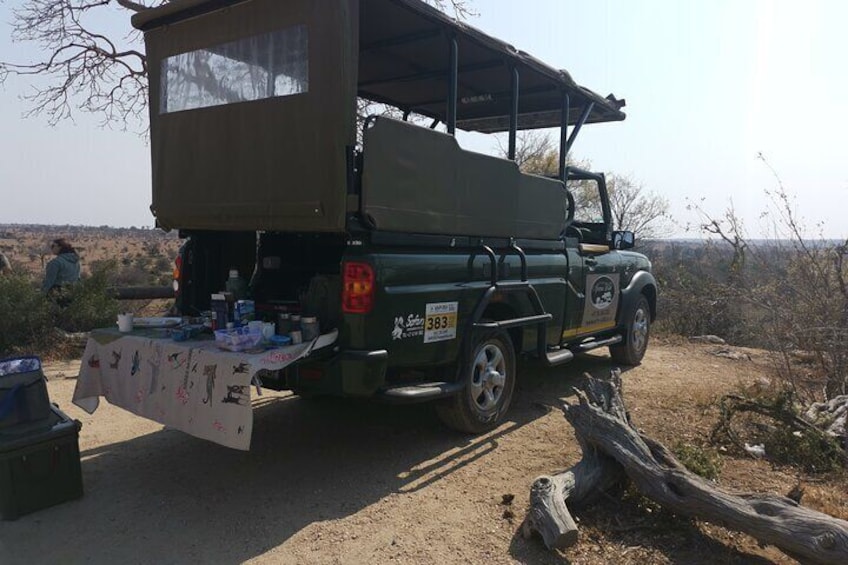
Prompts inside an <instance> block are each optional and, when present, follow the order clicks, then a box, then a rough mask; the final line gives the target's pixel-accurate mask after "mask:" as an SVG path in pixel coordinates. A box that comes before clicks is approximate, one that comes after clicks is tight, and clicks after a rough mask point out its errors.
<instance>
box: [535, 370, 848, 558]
mask: <svg viewBox="0 0 848 565" xmlns="http://www.w3.org/2000/svg"><path fill="white" fill-rule="evenodd" d="M587 378H588V386H587V387H586V390H585V391H577V396H578V399H579V402H578V403H577V404H567V403H566V405H565V406H564V407H563V411H564V413H565V418H566V419H567V420H568V422H569V423H570V424H571V425H572V426H573V427H574V431H575V432H576V434H577V438H578V441H579V443H580V446H581V449H582V451H583V459H582V460H581V461H580V462H579V463H578V464H577V465H575V466H574V467H572V468H571V469H570V470H568V471H566V472H565V473H562V474H560V475H555V476H553V477H540V478H539V479H537V480H536V481H535V482H534V485H533V487H532V489H531V500H530V510H529V512H528V515H527V518H526V519H525V522H524V525H523V531H524V533H525V534H529V533H530V532H538V533H539V534H540V535H541V536H542V538H543V540H544V541H545V543H546V545H547V546H548V547H549V548H553V547H557V548H562V547H567V546H568V545H570V544H573V543H575V542H576V540H577V532H576V526H575V525H574V520H573V518H572V517H571V515H570V512H569V509H568V507H567V506H566V501H569V502H571V503H572V505H573V504H574V503H578V504H579V503H584V502H585V501H586V500H588V499H590V498H591V496H595V495H597V494H599V493H600V492H601V491H603V490H604V489H607V488H609V487H610V486H611V485H615V484H618V483H619V482H620V480H619V479H620V477H621V476H622V473H623V474H625V475H626V477H627V478H628V479H629V480H630V481H632V482H633V484H634V485H635V486H636V488H637V489H639V491H640V492H641V493H642V494H643V495H644V496H646V497H647V498H650V499H651V500H653V501H655V502H657V503H658V504H660V505H662V506H664V507H665V508H667V509H669V510H671V511H672V512H674V513H676V514H679V515H681V516H689V517H692V518H697V519H701V520H706V521H708V522H712V523H715V524H720V525H723V526H725V527H727V528H730V529H733V530H737V531H741V532H745V533H747V534H750V535H751V536H753V537H754V538H756V539H757V540H758V541H759V542H760V543H762V544H771V545H774V546H776V547H777V548H779V549H780V550H781V551H783V552H784V553H786V554H787V555H789V556H791V557H793V558H795V559H798V560H800V561H802V562H804V563H834V564H837V563H838V564H843V563H848V522H846V521H844V520H839V519H837V518H834V517H832V516H828V515H827V514H823V513H821V512H816V511H814V510H810V509H808V508H804V507H802V506H799V505H798V504H797V503H796V502H795V501H794V500H792V499H789V498H786V497H783V496H774V495H769V494H755V493H737V494H733V493H730V492H728V491H725V490H724V489H721V488H719V487H718V486H716V485H714V484H713V483H710V482H708V481H706V480H705V479H702V478H701V477H699V476H698V475H695V474H694V473H692V472H690V471H688V470H687V469H686V468H685V467H684V466H683V465H681V464H680V463H679V462H678V461H677V460H676V459H675V458H674V456H673V455H672V454H671V452H670V451H668V450H667V449H666V448H665V447H664V446H663V445H661V444H660V443H658V442H656V441H654V440H652V439H650V438H648V437H647V436H645V435H643V434H641V433H640V432H639V431H638V430H637V429H636V428H635V427H634V426H633V425H632V424H631V423H630V420H629V417H628V414H627V410H626V408H625V406H624V401H623V398H622V393H621V377H620V373H619V372H618V371H613V374H612V376H611V378H610V380H608V381H602V380H598V379H594V378H592V377H588V375H587ZM572 497H573V498H572Z"/></svg>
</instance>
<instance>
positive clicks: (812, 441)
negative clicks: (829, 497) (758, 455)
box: [763, 426, 846, 473]
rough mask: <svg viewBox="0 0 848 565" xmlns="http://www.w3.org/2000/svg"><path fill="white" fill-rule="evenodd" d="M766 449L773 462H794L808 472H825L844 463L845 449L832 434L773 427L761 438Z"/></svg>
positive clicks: (836, 469)
mask: <svg viewBox="0 0 848 565" xmlns="http://www.w3.org/2000/svg"><path fill="white" fill-rule="evenodd" d="M763 443H764V445H765V448H766V453H767V454H768V456H769V458H770V459H772V460H773V461H775V462H777V463H783V464H786V465H795V466H798V467H801V468H803V469H804V470H805V471H806V472H808V473H829V472H831V471H838V470H839V469H842V468H843V466H844V465H845V457H846V456H845V452H844V451H842V449H840V447H839V443H837V441H836V440H835V439H833V438H829V437H827V436H824V435H820V434H817V433H814V432H810V431H795V430H792V428H790V427H786V426H779V427H777V428H774V429H773V430H772V431H771V432H770V433H769V434H768V436H767V437H766V438H765V440H764V442H763Z"/></svg>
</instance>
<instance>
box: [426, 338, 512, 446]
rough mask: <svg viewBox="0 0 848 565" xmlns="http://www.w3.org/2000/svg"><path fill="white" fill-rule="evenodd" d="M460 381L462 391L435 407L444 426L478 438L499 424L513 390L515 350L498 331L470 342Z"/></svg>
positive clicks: (461, 369) (510, 342) (508, 339)
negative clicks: (469, 352) (470, 345)
mask: <svg viewBox="0 0 848 565" xmlns="http://www.w3.org/2000/svg"><path fill="white" fill-rule="evenodd" d="M460 378H463V379H464V380H465V388H464V389H463V390H462V392H460V393H459V394H457V395H455V396H452V397H450V398H446V399H445V400H443V401H441V402H439V403H438V404H437V405H436V412H437V414H438V415H439V418H440V419H441V420H442V422H444V423H445V424H446V425H447V426H449V427H451V428H453V429H455V430H459V431H461V432H468V433H474V434H479V433H483V432H487V431H489V430H492V429H494V428H495V427H497V426H498V424H500V423H501V421H502V420H503V417H504V415H505V414H506V412H507V410H508V409H509V405H510V402H512V393H513V390H514V389H515V350H514V348H513V346H512V341H511V340H510V338H509V335H508V334H507V333H506V332H505V331H502V330H498V331H494V332H489V333H485V334H482V335H481V336H480V337H479V338H477V339H476V340H475V342H474V345H473V347H472V348H471V354H470V356H469V358H467V359H465V360H464V361H462V365H461V366H460Z"/></svg>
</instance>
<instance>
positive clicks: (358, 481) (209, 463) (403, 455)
mask: <svg viewBox="0 0 848 565" xmlns="http://www.w3.org/2000/svg"><path fill="white" fill-rule="evenodd" d="M2 231H3V235H4V238H3V246H4V252H5V253H6V254H7V255H8V256H10V258H11V259H12V262H13V266H14V268H15V270H16V273H17V274H18V276H22V277H23V278H25V279H26V280H28V281H29V284H31V285H32V286H33V287H34V286H35V285H36V284H37V282H38V278H39V276H40V272H39V271H40V266H41V260H40V253H41V251H40V249H42V247H41V246H42V245H43V242H44V241H47V240H49V239H50V238H53V237H60V236H61V237H67V238H68V239H70V240H72V241H73V242H74V244H77V243H78V244H79V249H80V254H81V257H82V262H83V264H84V265H85V268H84V272H85V273H86V276H85V278H86V279H90V278H92V277H96V276H97V274H96V273H97V269H98V265H99V263H98V262H100V261H106V262H108V261H110V260H111V261H114V258H115V257H121V258H127V259H129V261H127V262H126V263H124V264H123V268H124V269H132V271H133V272H135V273H137V274H136V275H135V277H136V278H130V277H128V278H126V279H124V278H122V277H121V276H115V278H114V279H111V280H109V281H107V283H106V285H105V286H106V287H111V285H114V284H126V282H135V283H136V284H161V283H164V282H166V279H167V277H168V276H170V275H169V271H166V270H165V268H164V267H165V262H166V261H168V263H170V261H172V257H173V255H174V254H175V253H176V250H177V248H178V245H179V240H178V239H176V238H174V237H172V236H171V235H170V234H163V233H161V232H157V231H154V230H122V229H109V228H81V227H76V228H69V227H55V226H38V227H36V226H13V225H7V226H3V227H2ZM153 249H156V250H158V251H157V253H156V254H155V256H153V255H154V254H153V252H152V251H151V250H153ZM647 252H648V253H651V249H650V248H647ZM713 252H716V253H718V255H717V256H716V255H712V253H713ZM653 253H654V257H653V261H654V262H655V264H657V265H658V266H660V265H662V264H663V261H666V262H669V261H674V262H675V263H674V264H675V269H676V271H675V272H678V274H679V272H680V271H681V269H682V270H685V271H686V272H690V271H693V269H696V267H697V265H698V263H699V262H698V261H697V257H699V256H702V255H703V256H705V257H710V259H709V260H705V261H703V265H706V266H708V267H709V270H710V272H711V273H712V274H713V275H716V276H718V275H719V274H720V272H721V270H722V269H721V262H717V260H716V258H715V257H721V258H723V260H724V261H729V262H732V260H733V253H732V250H731V249H727V248H722V249H718V250H716V249H713V250H712V251H710V250H709V249H708V248H705V247H704V244H703V243H697V244H695V243H692V242H689V243H685V242H684V243H681V242H676V243H675V242H668V243H666V244H662V245H658V246H655V248H654V251H653ZM160 257H161V258H162V259H161V260H160V259H159V258H160ZM681 257H682V258H683V259H682V260H681ZM139 261H140V262H141V266H139V264H138V262H139ZM157 263H161V265H162V269H161V270H157V269H156V268H155V265H156V264H157ZM109 264H110V265H111V264H113V263H109ZM717 265H718V266H719V268H716V266H717ZM728 265H729V263H728ZM145 267H146V268H147V270H146V271H145ZM169 269H170V265H169ZM669 271H671V269H669ZM111 272H112V273H113V274H116V273H120V272H121V268H117V269H113V270H112V271H111ZM142 272H143V273H144V275H143V276H142V275H141V274H138V273H142ZM659 272H660V273H663V272H664V271H662V270H661V271H659ZM700 275H701V276H702V280H703V281H704V283H705V284H706V283H707V282H710V284H711V285H713V284H714V285H716V287H715V288H723V287H722V285H721V277H720V276H718V278H715V279H713V278H709V277H707V276H706V275H705V274H704V273H703V272H700ZM711 276H712V275H711ZM679 283H680V281H679V280H677V281H675V280H669V281H666V282H665V284H666V285H667V288H666V290H665V293H664V294H665V296H666V298H665V300H664V302H663V304H664V305H665V308H666V310H665V311H664V312H663V316H662V317H661V319H660V320H659V321H658V323H657V324H656V325H655V332H654V335H653V337H652V340H653V341H652V344H651V346H650V347H649V350H648V354H647V356H646V358H645V359H644V361H643V362H642V364H641V365H640V366H638V367H635V368H632V369H630V370H626V371H625V372H624V373H623V376H622V380H623V394H624V401H625V402H626V405H627V409H628V410H629V413H630V416H631V418H632V422H633V425H634V426H635V427H636V428H637V429H638V430H639V431H640V432H642V433H644V434H645V435H646V436H648V437H651V438H653V439H655V440H657V441H659V442H661V443H662V444H664V445H665V446H667V447H668V448H669V449H670V450H671V451H672V452H673V453H674V454H675V456H676V457H677V458H678V459H679V460H680V461H681V462H682V463H683V464H684V465H686V466H687V467H688V468H689V469H690V470H692V471H694V472H696V473H698V474H700V475H702V476H704V477H707V478H708V479H709V480H710V481H713V482H714V484H715V485H717V486H720V487H722V488H725V489H728V490H730V491H736V492H753V493H771V494H779V495H786V494H792V493H794V494H795V495H796V496H797V494H798V493H799V492H800V493H802V495H801V498H800V500H801V504H802V505H804V506H807V507H809V508H812V509H815V510H818V511H820V512H824V513H826V514H829V515H831V516H834V517H837V518H841V519H843V520H845V519H848V499H847V498H846V497H845V495H844V493H845V492H846V489H848V476H846V473H845V468H844V451H841V452H839V451H838V450H836V451H831V450H829V448H828V447H827V446H821V445H817V444H816V443H815V442H813V441H806V440H802V438H800V437H799V436H798V434H797V430H789V431H786V430H785V429H784V427H783V426H781V424H780V422H779V421H777V420H775V419H774V418H766V417H762V416H758V415H756V414H754V415H751V414H748V413H741V412H740V413H739V414H735V415H734V416H733V418H732V420H726V418H725V417H726V412H724V410H725V407H726V403H725V402H724V401H723V397H724V396H725V395H734V396H739V397H744V398H747V399H751V400H752V401H754V402H757V403H759V404H761V405H762V406H774V405H775V403H774V400H775V399H776V398H781V394H784V393H785V392H786V390H787V389H788V388H791V387H792V386H794V387H796V393H797V396H794V397H793V398H794V400H793V401H792V406H795V408H794V409H795V410H798V411H800V410H801V406H802V400H803V399H808V398H813V397H817V398H820V396H817V395H820V394H821V390H823V387H824V385H825V383H826V373H827V371H826V369H827V368H828V367H830V366H831V365H829V364H828V363H827V362H825V361H824V360H823V359H822V358H821V355H820V354H821V352H819V354H816V353H812V354H808V355H804V354H802V353H800V352H797V351H796V352H794V353H791V354H790V353H787V354H786V355H785V356H784V355H782V354H781V352H779V351H767V350H765V349H764V348H755V347H743V346H739V345H736V344H733V343H729V344H728V343H721V342H720V341H718V340H716V339H713V338H709V339H690V338H693V337H697V336H696V334H694V333H693V334H690V335H684V334H681V333H679V332H678V333H676V332H675V331H674V329H675V328H680V329H683V330H685V329H687V327H686V324H702V325H701V326H697V325H693V326H692V327H691V328H688V329H692V330H707V329H711V328H713V329H716V328H717V329H721V327H722V326H721V325H720V323H719V322H721V321H722V320H724V321H725V323H729V322H727V320H726V319H725V318H726V316H723V315H722V310H721V304H720V302H719V301H718V299H719V298H721V296H723V295H721V294H719V293H718V292H717V291H716V290H715V288H714V289H713V292H712V295H711V296H694V295H693V296H690V300H689V302H693V301H695V300H696V299H697V300H704V301H707V300H708V301H710V303H711V304H712V306H711V308H712V309H713V312H714V315H715V319H714V320H713V321H712V322H711V324H712V326H705V325H703V324H705V323H706V322H705V321H704V318H705V317H704V316H703V315H702V312H701V311H700V310H698V308H697V307H696V306H691V307H690V308H683V307H682V306H681V305H679V304H677V303H676V302H675V299H676V297H677V296H678V295H679V292H680V288H679V287H678V286H675V285H679ZM0 284H10V282H9V280H8V278H6V279H4V280H2V281H0ZM725 299H727V300H729V301H731V304H733V300H736V299H734V298H733V296H731V295H727V296H725ZM114 302H116V301H113V300H112V299H109V301H108V304H113V303H114ZM168 306H169V304H168V303H167V302H166V301H157V302H154V303H149V302H141V303H132V304H131V305H130V306H128V304H127V303H122V304H120V303H119V304H114V308H115V311H119V310H120V311H124V310H126V309H127V308H128V307H131V308H136V309H138V311H146V312H150V313H151V315H154V314H156V313H160V314H161V313H162V312H163V311H165V310H167V308H168ZM2 307H3V308H13V307H16V306H15V305H11V304H9V303H5V304H3V305H2ZM157 310H158V312H157ZM729 311H730V312H735V313H736V314H739V312H737V311H736V309H733V308H731V309H730V310H729ZM746 311H747V313H746V315H745V316H742V317H741V318H734V319H733V321H732V324H733V325H732V327H734V328H737V331H741V329H744V328H745V327H746V326H745V323H746V322H745V320H748V319H754V320H755V321H756V323H762V318H761V317H760V316H759V315H757V314H756V311H755V310H751V309H747V310H746ZM4 315H5V313H4ZM13 315H14V314H13ZM18 320H20V316H18ZM112 320H114V318H113V319H112ZM687 320H688V321H687ZM110 323H114V321H110ZM728 327H731V326H728ZM684 333H685V332H684ZM697 335H698V336H700V335H701V334H697ZM756 337H757V336H756V335H749V337H748V339H749V340H755V339H756ZM59 344H61V346H58V345H59ZM761 344H762V345H761V347H765V346H766V345H767V343H765V342H761ZM80 345H81V341H80V340H79V339H76V340H68V341H56V340H55V339H51V340H47V341H40V340H35V341H34V342H33V345H31V346H29V348H27V347H21V346H15V347H13V348H12V349H11V350H8V351H6V352H4V353H5V354H9V353H24V352H30V353H32V352H35V353H39V354H41V355H42V356H44V358H45V359H46V360H47V364H46V370H45V372H46V374H47V377H48V386H49V391H50V395H51V400H52V401H54V402H56V403H58V404H59V405H60V407H61V408H62V409H63V410H65V411H66V412H67V413H68V414H69V415H70V416H71V417H73V418H76V419H79V420H80V421H81V422H82V431H81V434H80V449H81V454H82V468H83V479H84V485H85V489H86V494H85V496H84V497H83V498H82V499H80V500H78V501H74V502H69V503H66V504H63V505H60V506H57V507H54V508H51V509H47V510H43V511H40V512H37V513H35V514H32V515H29V516H25V517H22V518H20V519H19V520H17V521H15V522H6V523H4V524H3V525H2V528H0V542H2V545H0V561H2V562H4V563H14V564H16V563H27V562H30V561H29V556H30V555H32V554H33V552H36V551H37V552H38V553H39V555H41V556H43V558H44V562H56V563H60V562H61V563H83V562H85V563H112V562H115V561H121V562H153V561H155V562H162V563H169V562H174V563H176V562H185V560H186V559H190V560H194V561H200V562H214V563H235V562H250V563H362V562H369V563H392V562H399V563H422V564H423V563H431V562H433V561H434V560H438V561H442V562H446V563H460V562H468V563H482V562H486V563H489V562H491V563H564V562H573V563H612V562H615V563H637V562H638V563H646V562H650V563H714V562H716V561H722V562H729V563H770V562H771V563H791V562H793V560H792V559H791V558H790V557H788V556H786V555H785V554H783V553H782V552H780V551H779V550H777V549H776V548H774V547H771V546H762V545H760V544H759V543H758V542H757V541H756V540H755V539H754V538H752V537H750V536H748V535H746V534H744V533H740V532H736V531H732V530H728V529H726V528H724V527H722V526H721V525H720V524H713V523H709V522H705V521H701V520H697V519H691V518H689V517H685V516H679V515H675V514H674V513H671V512H669V511H667V510H665V509H663V508H662V507H661V506H660V505H658V504H656V503H654V502H652V501H651V500H649V499H648V498H645V497H644V496H642V495H641V494H640V493H639V491H638V490H636V489H635V488H633V487H632V486H630V487H624V488H623V489H622V490H621V491H619V492H618V493H617V494H615V495H612V494H610V495H607V496H606V497H603V498H602V499H600V500H599V501H597V502H596V503H594V504H592V505H590V506H587V507H585V508H579V509H576V510H575V511H574V515H575V516H576V517H577V519H578V527H579V530H580V534H579V535H580V537H579V541H578V543H577V544H576V545H575V546H573V547H571V548H569V549H565V550H547V549H545V546H544V544H543V543H542V540H541V539H540V538H539V537H538V536H531V537H529V538H525V537H524V536H523V535H522V532H521V527H520V526H521V523H522V521H523V519H524V517H525V516H526V514H527V511H528V505H529V487H530V485H531V483H532V482H533V479H534V478H535V477H537V476H539V475H544V474H551V473H555V472H559V471H561V470H564V469H567V468H569V467H571V466H572V465H574V464H575V463H576V462H577V461H578V460H579V459H580V456H581V453H580V447H579V445H578V442H577V440H576V437H575V434H574V431H573V430H572V429H571V427H570V426H569V424H568V422H567V421H566V420H565V418H564V417H563V413H562V410H561V406H562V404H563V403H564V402H569V403H573V402H576V397H575V395H574V391H575V390H576V389H580V388H581V387H582V385H583V382H584V375H587V374H588V375H592V376H594V377H596V378H601V379H604V378H607V377H608V375H609V372H610V370H611V369H612V368H613V366H612V364H611V361H610V359H609V356H608V355H607V354H606V353H597V354H588V355H585V356H583V357H582V358H580V359H578V360H577V361H575V362H573V363H571V364H567V365H565V366H563V367H559V368H541V367H539V366H536V365H534V364H533V363H531V362H528V361H525V362H522V363H521V364H520V365H519V382H518V386H519V390H518V392H517V396H516V398H515V400H514V405H513V408H512V409H511V412H510V414H509V416H508V419H507V420H508V421H507V422H506V423H504V424H503V425H502V426H500V427H499V428H498V429H497V430H495V431H493V432H492V433H489V434H485V435H483V436H480V437H469V436H464V435H461V434H457V433H455V432H451V431H449V430H447V429H446V428H444V427H443V425H441V424H440V423H439V422H438V420H437V419H436V418H435V416H434V414H433V412H432V410H431V408H430V407H429V406H427V405H422V406H411V407H397V406H387V405H381V404H373V403H357V402H351V401H344V400H334V399H321V398H315V399H309V398H300V397H297V396H293V395H291V394H289V393H273V392H270V391H266V392H265V394H264V395H263V396H260V397H256V398H255V399H254V412H255V418H256V428H255V430H254V436H253V445H252V447H251V451H250V452H247V453H240V452H236V451H232V450H229V449H226V448H223V447H221V446H217V445H214V444H211V443H208V442H204V441H202V440H198V439H196V438H192V437H190V436H188V435H185V434H183V433H181V432H178V431H174V430H169V429H167V428H163V427H162V426H161V425H159V424H156V423H153V422H150V421H147V420H144V419H141V418H139V417H136V416H134V415H132V414H130V413H128V412H125V411H123V410H122V409H119V408H115V407H112V406H110V405H109V404H108V403H106V402H103V403H102V404H101V408H100V409H99V410H98V411H97V412H95V413H94V414H93V415H89V414H87V413H85V412H84V411H82V410H80V409H79V408H78V407H76V406H74V405H73V404H71V402H70V397H71V394H72V392H73V388H74V384H75V377H76V375H77V373H78V371H79V363H80V361H79V360H78V357H79V355H80V353H81V349H80ZM787 379H791V380H787ZM722 422H729V425H730V429H732V430H733V434H732V435H731V434H727V433H724V432H723V431H722V430H723V428H722V427H721V426H720V424H721V423H722ZM793 431H795V432H796V434H795V435H792V432H793ZM746 444H748V445H749V446H750V445H763V446H765V454H764V455H760V454H755V453H749V452H748V451H746V449H745V445H746ZM831 447H832V446H831ZM187 532H191V533H190V534H189V533H187ZM140 555H143V556H144V557H143V558H140V557H139V556H140Z"/></svg>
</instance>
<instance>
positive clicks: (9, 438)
mask: <svg viewBox="0 0 848 565" xmlns="http://www.w3.org/2000/svg"><path fill="white" fill-rule="evenodd" d="M80 427H81V425H80V423H79V422H77V421H75V420H71V419H70V418H69V417H68V416H66V415H65V413H64V412H62V411H61V410H59V408H58V407H56V406H55V405H51V404H50V403H49V400H48V399H47V388H46V386H45V382H44V376H43V374H42V373H41V362H40V360H38V358H36V357H28V358H18V359H4V360H2V361H0V519H3V520H14V519H16V518H18V517H20V516H23V515H24V514H29V513H30V512H35V511H36V510H40V509H42V508H46V507H48V506H53V505H54V504H59V503H60V502H65V501H66V500H72V499H75V498H79V497H81V496H82V472H81V468H80V453H79V430H80Z"/></svg>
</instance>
